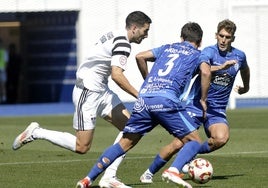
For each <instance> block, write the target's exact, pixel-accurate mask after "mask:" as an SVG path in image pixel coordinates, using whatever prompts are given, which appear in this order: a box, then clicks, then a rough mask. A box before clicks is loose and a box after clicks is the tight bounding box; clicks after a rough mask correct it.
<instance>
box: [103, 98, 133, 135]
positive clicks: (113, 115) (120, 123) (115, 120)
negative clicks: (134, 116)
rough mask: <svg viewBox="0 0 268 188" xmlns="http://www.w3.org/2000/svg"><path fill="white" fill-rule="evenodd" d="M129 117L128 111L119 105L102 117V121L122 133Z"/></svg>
mask: <svg viewBox="0 0 268 188" xmlns="http://www.w3.org/2000/svg"><path fill="white" fill-rule="evenodd" d="M129 117H130V113H129V111H128V110H127V109H126V107H125V106H124V105H123V104H122V103H120V104H118V105H117V106H116V107H114V108H113V109H112V111H111V112H110V113H109V114H108V115H107V116H105V117H104V119H105V120H106V121H108V122H110V123H112V124H113V125H114V126H115V127H117V128H118V129H119V130H120V131H122V130H123V129H124V127H125V125H126V123H127V121H128V119H129Z"/></svg>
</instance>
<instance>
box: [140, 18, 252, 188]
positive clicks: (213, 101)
mask: <svg viewBox="0 0 268 188" xmlns="http://www.w3.org/2000/svg"><path fill="white" fill-rule="evenodd" d="M235 31H236V25H235V23H234V22H232V21H231V20H229V19H225V20H223V21H221V22H219V24H218V27H217V33H216V39H217V44H216V45H212V46H208V47H206V48H204V49H203V50H202V52H201V55H200V58H199V59H200V60H199V61H200V63H204V62H206V63H209V64H210V65H211V72H212V78H211V84H210V88H209V91H208V97H207V107H208V108H207V113H206V119H204V118H203V111H202V106H200V104H199V100H200V97H201V92H200V75H199V76H198V77H197V78H196V80H195V82H194V83H193V85H192V87H191V90H190V93H189V96H188V98H187V102H186V104H187V105H186V110H187V112H188V113H189V114H190V116H191V117H192V118H193V120H194V121H195V124H196V127H199V126H200V125H201V124H203V125H204V129H205V132H206V134H207V136H208V140H207V141H205V142H204V143H203V144H202V146H201V148H200V150H199V153H200V154H202V153H210V152H212V151H214V150H217V149H219V148H221V147H222V146H224V145H225V144H226V143H227V141H228V140H229V124H228V121H227V118H226V108H227V105H228V100H229V96H230V93H231V91H232V89H233V84H234V81H235V77H236V75H237V73H238V72H239V71H240V74H241V78H242V82H243V86H235V88H234V90H235V91H236V92H237V93H238V94H244V93H246V92H248V91H249V80H250V69H249V66H248V64H247V60H246V55H245V53H244V52H242V51H241V50H239V49H237V48H234V47H232V46H231V44H232V42H233V41H234V39H235V35H234V34H235ZM182 146H183V143H181V141H180V140H178V139H177V138H174V139H173V141H172V142H171V143H170V144H168V145H166V146H165V147H163V148H162V149H161V150H160V153H159V154H158V155H157V156H156V157H155V159H154V161H153V163H152V164H151V165H150V167H149V168H148V169H147V170H146V171H145V172H144V173H143V174H142V176H141V177H140V181H141V182H143V183H152V182H153V175H154V174H155V173H156V172H157V171H159V170H160V168H161V167H163V166H164V165H165V164H166V163H167V161H168V160H170V158H171V157H172V156H173V155H174V154H176V153H177V152H178V150H179V149H180V148H181V147H182ZM186 147H187V146H186V145H185V146H183V148H184V150H185V149H187V148H186ZM178 159H179V160H178V163H177V164H176V166H177V167H178V168H179V170H180V171H179V172H186V171H187V168H183V166H184V165H185V163H187V162H189V161H187V160H185V159H184V156H180V157H179V158H178ZM185 167H187V165H185ZM185 170H186V171H185ZM164 172H165V171H164ZM179 172H178V173H177V176H179V177H181V174H179Z"/></svg>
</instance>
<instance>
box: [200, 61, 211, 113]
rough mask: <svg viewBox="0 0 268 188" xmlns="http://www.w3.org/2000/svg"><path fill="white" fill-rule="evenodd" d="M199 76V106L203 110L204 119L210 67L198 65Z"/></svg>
mask: <svg viewBox="0 0 268 188" xmlns="http://www.w3.org/2000/svg"><path fill="white" fill-rule="evenodd" d="M200 74H201V99H200V104H201V105H202V108H203V117H204V118H205V117H206V111H207V103H206V100H207V95H208V89H209V86H210V79H211V70H210V65H208V64H207V63H205V62H204V63H201V65H200Z"/></svg>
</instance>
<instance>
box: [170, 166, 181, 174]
mask: <svg viewBox="0 0 268 188" xmlns="http://www.w3.org/2000/svg"><path fill="white" fill-rule="evenodd" d="M168 170H170V171H171V172H176V173H180V172H179V170H178V169H177V168H175V167H169V168H168Z"/></svg>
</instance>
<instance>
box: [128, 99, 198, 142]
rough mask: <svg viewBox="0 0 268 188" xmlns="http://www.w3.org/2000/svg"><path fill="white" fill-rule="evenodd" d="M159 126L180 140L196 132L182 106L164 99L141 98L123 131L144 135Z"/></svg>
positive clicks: (191, 120)
mask: <svg viewBox="0 0 268 188" xmlns="http://www.w3.org/2000/svg"><path fill="white" fill-rule="evenodd" d="M158 124H160V125H161V126H162V127H163V128H165V129H166V130H167V131H168V132H169V133H170V134H172V135H174V136H175V137H178V138H183V137H184V136H185V135H187V134H189V133H191V132H192V131H194V130H196V128H195V126H194V122H193V119H192V118H191V117H190V116H189V115H188V113H187V112H186V110H185V109H184V108H183V107H182V106H181V104H178V103H175V102H173V101H172V100H170V99H167V98H164V97H143V98H142V97H140V98H139V99H138V100H137V101H136V102H135V104H134V108H133V111H132V114H131V117H130V119H129V120H128V122H127V124H126V126H125V128H124V130H123V131H124V133H138V134H142V135H144V134H145V133H147V132H150V131H151V130H152V129H153V128H154V127H156V126H157V125H158Z"/></svg>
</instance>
